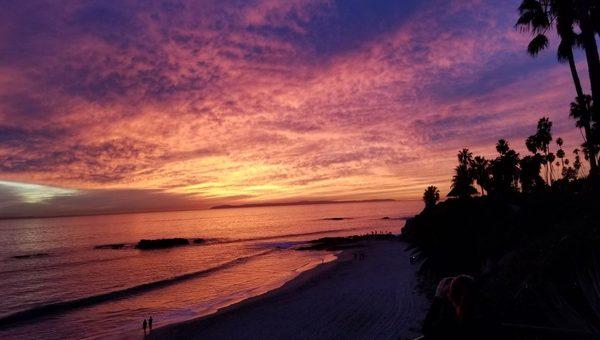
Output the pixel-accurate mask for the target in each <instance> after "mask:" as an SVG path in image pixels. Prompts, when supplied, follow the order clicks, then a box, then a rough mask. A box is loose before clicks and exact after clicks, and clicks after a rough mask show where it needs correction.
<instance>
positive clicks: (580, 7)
mask: <svg viewBox="0 0 600 340" xmlns="http://www.w3.org/2000/svg"><path fill="white" fill-rule="evenodd" d="M554 1H555V2H562V1H566V2H572V3H571V6H572V7H573V8H574V12H575V16H576V18H575V19H576V21H577V23H578V25H579V29H580V30H581V39H580V41H581V46H582V47H583V50H584V51H585V57H586V60H587V64H588V73H589V77H590V85H591V88H592V98H593V99H594V103H600V56H599V55H598V45H597V44H596V33H597V32H598V26H599V25H598V23H597V22H595V19H598V7H599V5H598V4H597V1H596V0H570V1H568V0H562V1H561V0H554ZM565 7H566V5H565Z"/></svg>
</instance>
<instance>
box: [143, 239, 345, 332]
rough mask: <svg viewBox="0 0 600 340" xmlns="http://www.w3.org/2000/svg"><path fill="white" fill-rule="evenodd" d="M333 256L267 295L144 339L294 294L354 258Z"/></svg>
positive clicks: (166, 327) (341, 254)
mask: <svg viewBox="0 0 600 340" xmlns="http://www.w3.org/2000/svg"><path fill="white" fill-rule="evenodd" d="M333 255H334V256H336V259H334V260H332V261H329V262H325V263H321V264H318V265H316V266H315V267H313V268H310V269H308V270H305V271H303V272H301V273H300V274H298V275H297V276H296V277H294V278H292V279H291V280H288V281H286V282H284V283H283V284H282V285H281V286H279V287H276V288H274V289H271V290H269V291H267V292H265V293H261V294H259V295H256V296H252V297H249V298H246V299H243V300H241V301H238V302H235V303H233V304H230V305H228V306H225V307H222V308H219V309H217V310H216V311H215V312H214V313H211V314H208V315H203V316H199V317H196V318H193V319H190V320H185V321H181V322H175V323H170V324H167V325H164V326H160V327H158V328H155V329H154V330H153V331H152V333H149V334H148V336H146V337H143V336H142V338H144V339H148V338H150V339H153V338H157V339H160V338H164V337H168V336H169V335H170V333H171V332H174V331H175V332H177V329H178V328H187V327H194V326H195V325H197V324H198V323H200V322H206V321H210V320H211V319H213V318H218V317H220V316H222V315H224V314H227V313H234V312H236V311H237V310H238V309H241V308H245V307H249V306H252V305H253V304H261V303H265V302H268V300H269V299H270V298H276V297H277V296H278V295H280V294H286V293H290V292H293V291H294V290H295V289H297V288H300V287H301V286H302V285H304V284H306V283H307V282H309V281H310V280H315V279H317V278H318V277H319V276H321V275H323V274H326V273H327V272H328V271H330V270H332V269H333V268H334V267H335V266H337V265H339V264H340V262H343V261H348V260H350V259H351V257H352V255H351V254H350V251H349V250H348V249H347V250H338V251H335V252H334V254H333Z"/></svg>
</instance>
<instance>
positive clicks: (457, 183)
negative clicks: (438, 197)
mask: <svg viewBox="0 0 600 340" xmlns="http://www.w3.org/2000/svg"><path fill="white" fill-rule="evenodd" d="M472 161H473V154H472V153H471V152H469V149H462V150H461V151H459V152H458V165H457V166H456V168H455V169H454V172H455V175H454V177H453V178H452V186H451V190H450V192H449V193H448V196H449V197H458V198H461V199H464V198H468V197H471V195H474V194H476V193H477V189H475V188H474V187H473V181H474V178H473V172H472V170H471V167H470V164H471V163H472Z"/></svg>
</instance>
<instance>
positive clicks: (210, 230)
mask: <svg viewBox="0 0 600 340" xmlns="http://www.w3.org/2000/svg"><path fill="white" fill-rule="evenodd" d="M422 207H423V205H422V203H421V202H420V201H396V202H365V203H344V204H326V205H297V206H280V207H254V208H233V209H214V210H195V211H178V212H160V213H139V214H120V215H101V216H83V217H61V218H43V219H14V220H0V263H1V266H0V284H1V287H2V289H0V338H32V337H35V338H37V339H65V338H70V339H74V338H75V339H77V338H135V337H139V336H141V335H143V332H142V330H141V325H142V321H143V320H144V318H147V317H149V316H152V318H153V319H154V327H160V326H162V325H165V324H170V323H174V322H181V321H185V320H189V319H192V318H196V317H199V316H204V315H208V314H211V313H214V312H215V311H217V310H218V309H219V308H222V307H225V306H228V305H231V304H233V303H236V302H239V301H242V300H244V299H246V298H249V297H252V296H256V295H259V294H262V293H265V292H267V291H269V290H272V289H275V288H277V287H280V286H281V285H283V284H284V283H285V282H287V281H289V280H291V279H293V278H294V277H296V276H297V275H298V274H300V273H301V272H303V271H305V270H308V269H310V268H313V267H315V266H317V265H318V264H320V263H323V262H327V261H331V260H334V259H335V254H334V253H332V252H326V251H298V250H295V249H294V246H297V245H298V244H301V243H303V242H306V241H308V240H313V239H317V238H321V237H326V236H347V235H356V234H364V233H370V232H372V231H382V232H392V233H399V232H400V230H401V228H402V227H403V226H404V223H405V219H406V218H407V217H410V216H413V215H415V214H416V213H418V212H419V211H420V210H421V209H422ZM385 217H387V218H385ZM175 237H181V238H187V239H196V238H201V239H203V240H204V242H202V243H198V244H195V243H193V242H192V243H191V244H190V245H189V246H181V247H176V248H170V249H160V250H139V249H136V248H135V244H136V243H137V242H138V241H139V240H140V239H160V238H175ZM108 245H110V246H108Z"/></svg>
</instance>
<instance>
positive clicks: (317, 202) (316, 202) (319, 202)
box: [210, 198, 396, 209]
mask: <svg viewBox="0 0 600 340" xmlns="http://www.w3.org/2000/svg"><path fill="white" fill-rule="evenodd" d="M395 201H396V200H394V199H391V198H387V199H373V200H354V201H296V202H281V203H273V202H271V203H268V202H267V203H248V204H240V205H230V204H226V205H216V206H214V207H210V209H234V208H257V207H285V206H290V205H316V204H340V203H375V202H395Z"/></svg>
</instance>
